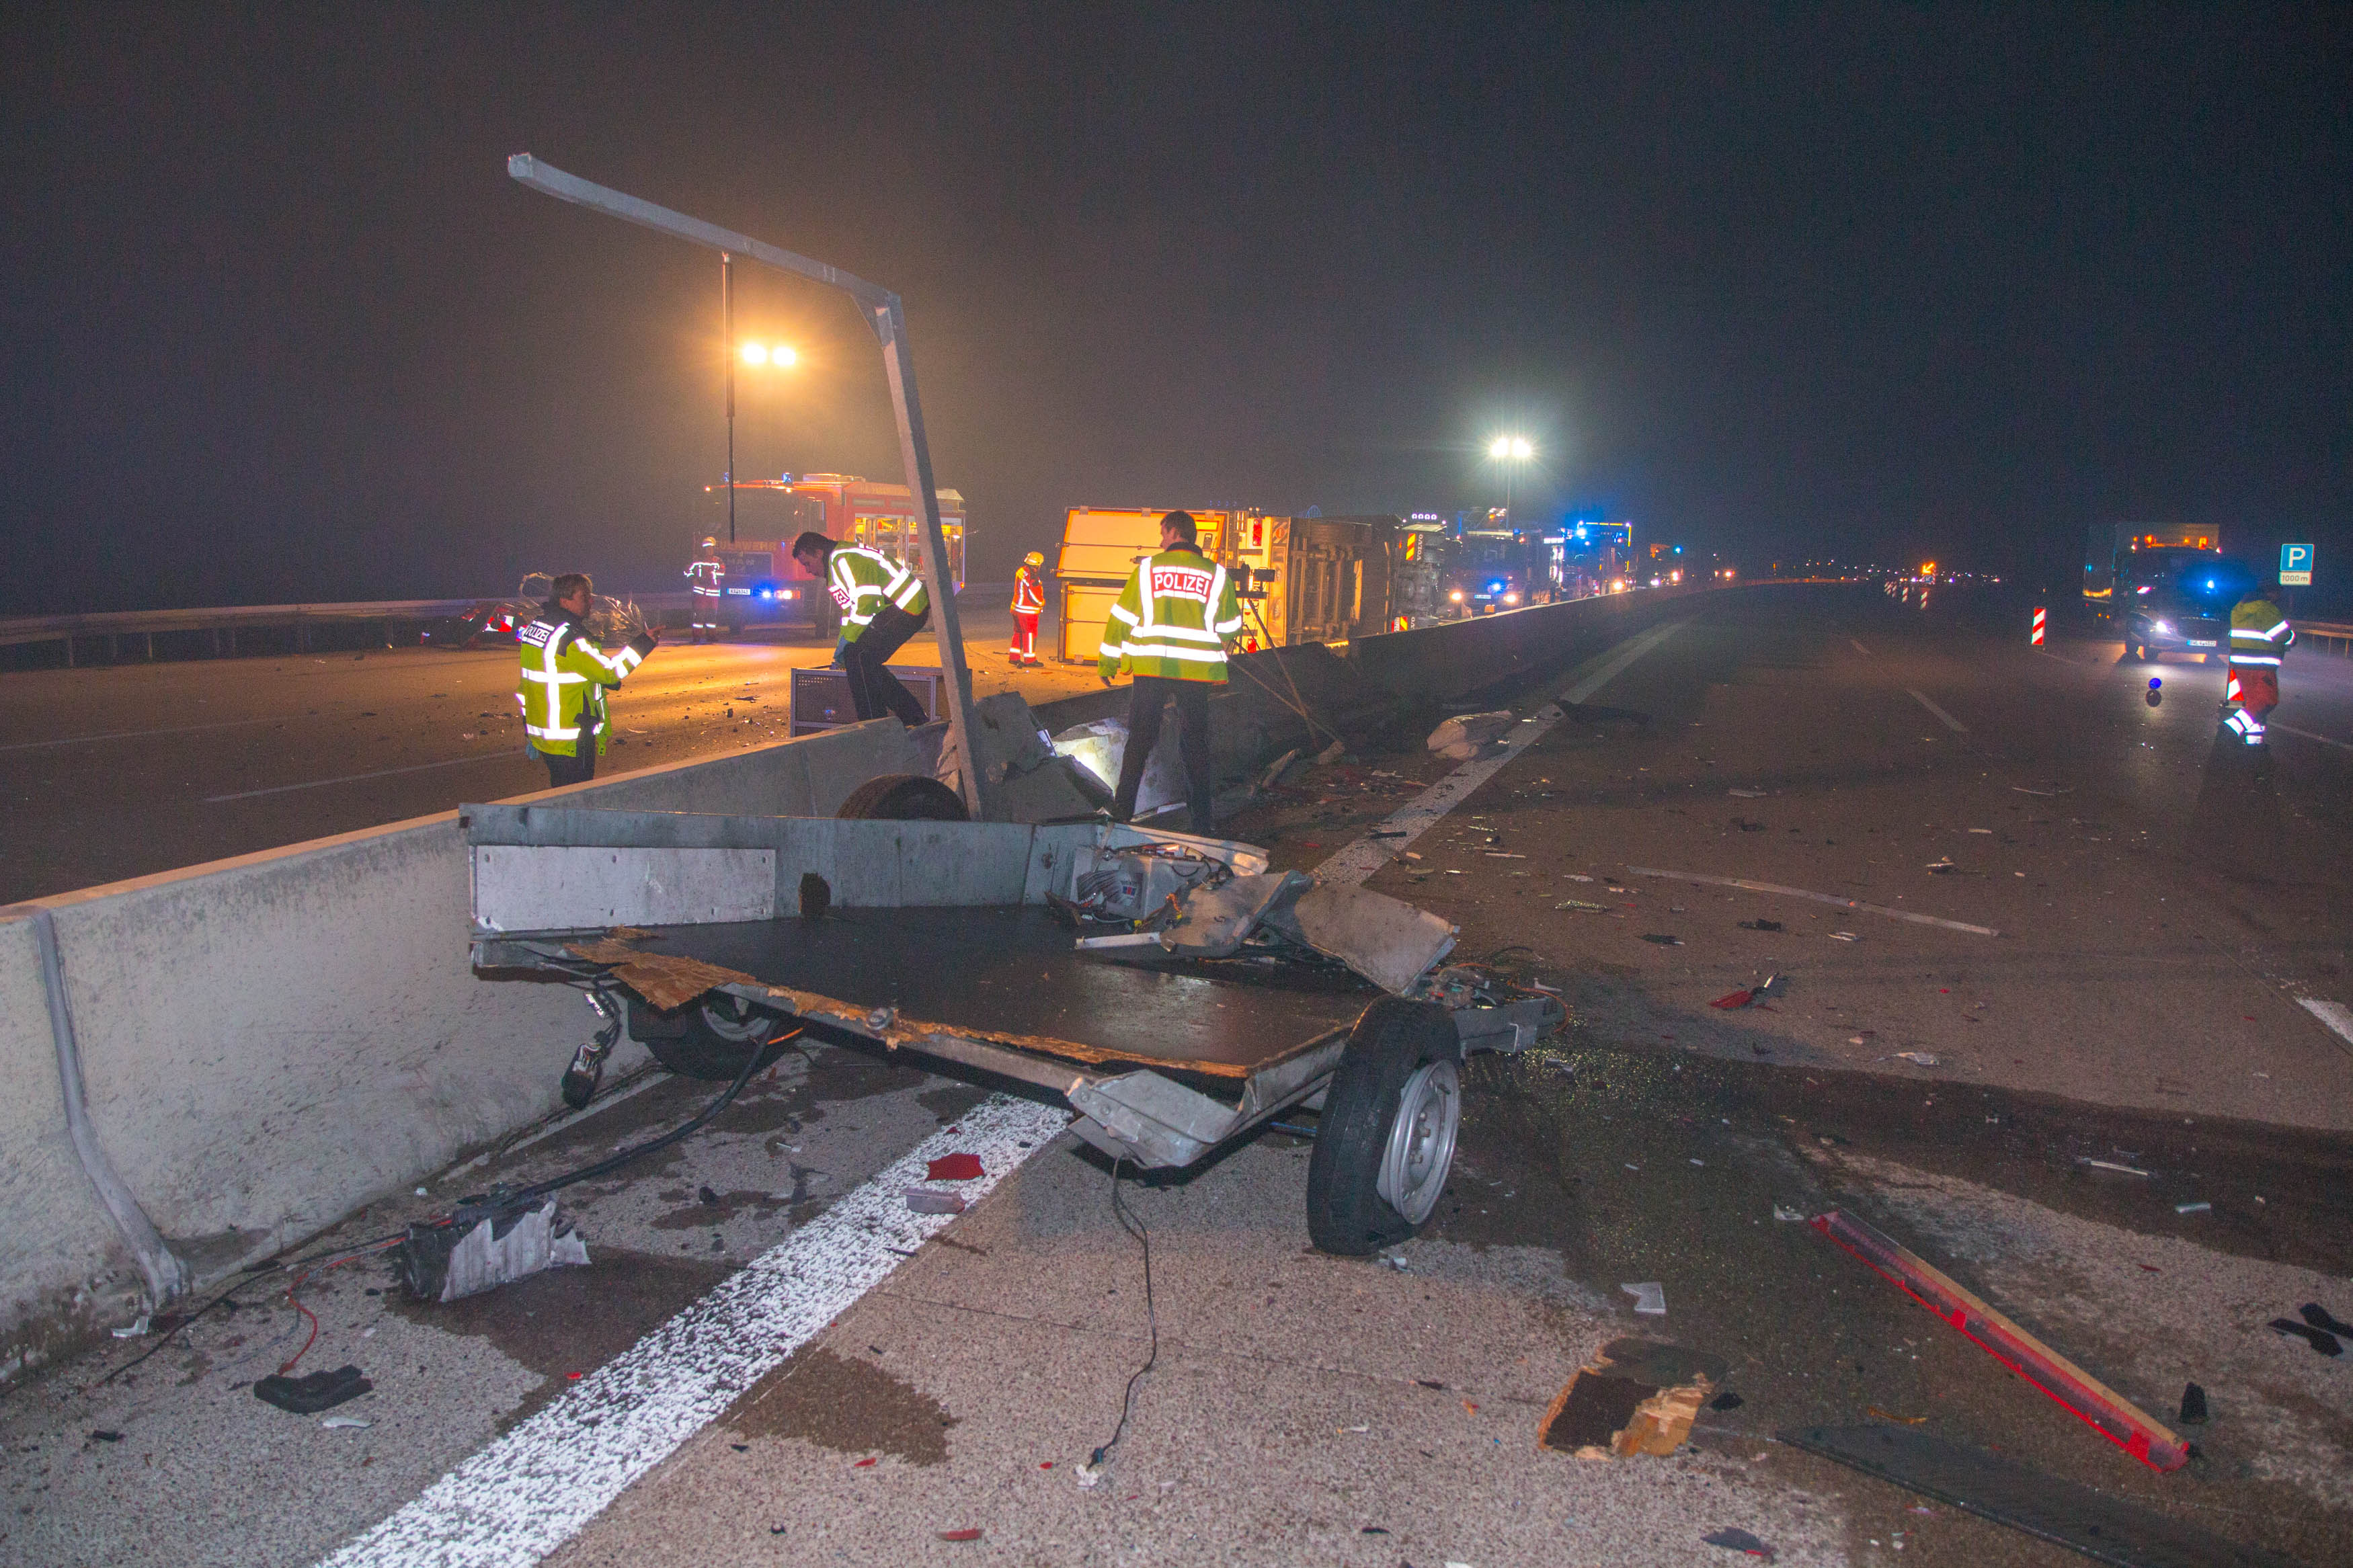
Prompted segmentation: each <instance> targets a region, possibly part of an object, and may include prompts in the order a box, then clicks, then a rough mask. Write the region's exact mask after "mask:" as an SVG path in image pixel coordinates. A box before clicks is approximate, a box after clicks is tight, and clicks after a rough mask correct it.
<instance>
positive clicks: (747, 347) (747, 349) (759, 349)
mask: <svg viewBox="0 0 2353 1568" xmlns="http://www.w3.org/2000/svg"><path fill="white" fill-rule="evenodd" d="M744 363H745V364H765V363H768V348H767V345H766V344H765V343H745V344H744Z"/></svg>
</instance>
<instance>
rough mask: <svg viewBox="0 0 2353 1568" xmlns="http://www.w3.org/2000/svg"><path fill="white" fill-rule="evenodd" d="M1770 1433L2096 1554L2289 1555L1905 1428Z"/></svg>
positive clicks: (2264, 1563)
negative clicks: (2213, 1532)
mask: <svg viewBox="0 0 2353 1568" xmlns="http://www.w3.org/2000/svg"><path fill="white" fill-rule="evenodd" d="M1775 1436H1778V1438H1779V1439H1780V1440H1781V1441H1782V1442H1784V1443H1788V1444H1789V1445H1790V1446H1792V1447H1799V1448H1803V1449H1805V1450H1806V1451H1807V1452H1809V1453H1813V1454H1820V1456H1822V1458H1826V1459H1834V1460H1836V1461H1838V1462H1839V1463H1840V1464H1841V1465H1846V1466H1850V1467H1852V1468H1854V1469H1857V1470H1860V1471H1862V1473H1863V1474H1864V1475H1867V1476H1873V1477H1876V1478H1877V1479H1881V1480H1883V1481H1891V1482H1893V1483H1894V1484H1895V1485H1896V1486H1899V1487H1905V1488H1908V1489H1911V1490H1913V1491H1915V1492H1919V1493H1922V1494H1924V1495H1926V1496H1927V1497H1932V1498H1935V1499H1936V1500H1938V1501H1940V1502H1947V1503H1950V1504H1952V1505H1953V1506H1954V1507H1955V1508H1957V1509H1960V1510H1963V1511H1964V1512H1968V1513H1973V1514H1976V1515H1977V1516H1978V1518H1980V1519H1989V1520H1991V1521H1994V1522H1995V1523H1996V1524H2006V1525H2008V1526H2010V1528H2011V1529H2013V1530H2019V1531H2025V1532H2026V1533H2027V1534H2029V1535H2036V1536H2040V1537H2042V1539H2043V1540H2045V1541H2050V1542H2057V1543H2058V1544H2060V1545H2062V1546H2065V1547H2067V1548H2069V1549H2071V1550H2073V1551H2075V1552H2082V1553H2083V1554H2084V1556H2086V1557H2089V1558H2092V1559H2094V1561H2096V1562H2101V1563H2214V1564H2217V1565H2218V1568H2221V1565H2223V1564H2228V1565H2229V1568H2290V1564H2289V1561H2288V1559H2286V1558H2284V1557H2283V1556H2281V1555H2280V1554H2279V1553H2277V1552H2269V1551H2266V1550H2264V1549H2263V1547H2260V1546H2257V1545H2255V1544H2253V1542H2247V1541H2245V1540H2243V1539H2242V1540H2232V1541H2224V1540H2222V1539H2221V1538H2220V1537H2218V1536H2215V1535H2213V1534H2211V1532H2209V1531H2204V1530H2201V1529H2200V1528H2199V1527H2198V1526H2197V1525H2194V1524H2190V1523H2188V1522H2186V1521H2181V1520H2176V1519H2169V1518H2167V1517H2166V1516H2164V1515H2162V1514H2159V1513H2156V1512H2154V1511H2152V1510H2148V1509H2145V1508H2139V1507H2137V1506H2135V1505H2134V1504H2132V1503H2128V1502H2124V1501H2121V1500H2117V1499H2116V1498H2113V1497H2110V1496H2109V1495H2107V1494H2106V1493H2105V1492H2098V1491H2094V1490H2093V1489H2091V1488H2089V1487H2084V1486H2077V1485H2075V1484H2074V1483H2073V1482H2072V1481H2063V1480H2060V1479H2057V1478H2055V1477H2052V1476H2046V1475H2043V1474H2042V1473H2041V1472H2040V1471H2037V1470H2031V1469H2029V1468H2026V1467H2025V1466H2024V1465H2021V1464H2019V1463H2017V1462H2016V1461H2014V1460H2011V1459H2009V1458H2003V1457H2002V1456H2000V1455H1999V1454H1989V1453H1987V1452H1986V1451H1985V1450H1984V1449H1982V1448H1973V1447H1968V1446H1967V1445H1965V1444H1960V1443H1954V1442H1948V1441H1947V1440H1946V1439H1945V1438H1942V1437H1938V1436H1934V1435H1933V1434H1931V1433H1927V1432H1922V1431H1917V1430H1915V1429H1913V1428H1911V1427H1906V1426H1878V1425H1875V1424H1866V1425H1859V1426H1805V1427H1799V1428H1795V1429H1793V1430H1785V1431H1782V1432H1778V1433H1777V1434H1775Z"/></svg>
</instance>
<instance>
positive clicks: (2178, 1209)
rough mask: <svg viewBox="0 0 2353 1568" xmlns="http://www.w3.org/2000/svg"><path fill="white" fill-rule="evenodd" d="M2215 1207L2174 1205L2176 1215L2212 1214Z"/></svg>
mask: <svg viewBox="0 0 2353 1568" xmlns="http://www.w3.org/2000/svg"><path fill="white" fill-rule="evenodd" d="M2213 1207H2214V1205H2212V1204H2210V1203H2194V1204H2176V1205H2173V1212H2174V1213H2175V1214H2206V1213H2209V1212H2211V1210H2212V1209H2213Z"/></svg>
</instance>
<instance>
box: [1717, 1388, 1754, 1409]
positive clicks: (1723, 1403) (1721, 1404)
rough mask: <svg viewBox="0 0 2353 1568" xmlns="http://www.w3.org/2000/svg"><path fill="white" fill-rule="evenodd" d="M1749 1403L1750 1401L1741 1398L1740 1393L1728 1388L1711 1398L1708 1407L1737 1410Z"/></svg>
mask: <svg viewBox="0 0 2353 1568" xmlns="http://www.w3.org/2000/svg"><path fill="white" fill-rule="evenodd" d="M1747 1403H1748V1401H1746V1400H1745V1399H1743V1398H1741V1397H1740V1395H1738V1394H1735V1393H1733V1392H1732V1391H1731V1390H1730V1389H1728V1388H1727V1389H1725V1391H1724V1392H1723V1393H1722V1394H1717V1395H1716V1396H1715V1398H1714V1399H1711V1400H1709V1401H1708V1402H1707V1407H1708V1408H1709V1409H1710V1410H1737V1409H1739V1408H1740V1407H1741V1406H1742V1405H1746V1404H1747Z"/></svg>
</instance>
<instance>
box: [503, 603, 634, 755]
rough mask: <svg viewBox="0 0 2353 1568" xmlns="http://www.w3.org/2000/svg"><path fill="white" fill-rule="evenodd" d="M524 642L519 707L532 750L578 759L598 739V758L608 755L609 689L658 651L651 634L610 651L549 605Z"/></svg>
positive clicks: (521, 635) (526, 629) (517, 694)
mask: <svg viewBox="0 0 2353 1568" xmlns="http://www.w3.org/2000/svg"><path fill="white" fill-rule="evenodd" d="M518 637H519V638H520V640H521V642H522V682H521V683H520V684H519V685H518V686H517V687H516V689H515V705H516V706H517V707H519V708H521V709H522V727H523V732H524V733H525V734H527V735H529V736H530V737H531V745H532V749H533V751H536V752H543V753H544V754H546V755H548V756H554V757H576V756H578V755H579V754H580V742H582V741H583V740H585V739H587V738H589V737H591V736H593V737H595V742H596V755H598V756H600V757H601V756H603V755H604V754H605V731H606V728H607V725H606V714H605V688H607V687H608V686H618V685H620V684H621V680H622V678H623V677H625V676H627V675H628V673H629V671H631V670H633V669H635V668H638V665H640V664H642V663H644V662H645V658H646V655H648V654H649V653H651V652H653V650H654V639H653V637H652V635H651V634H650V633H645V632H640V633H639V634H638V636H636V637H632V638H630V639H629V641H628V644H627V645H626V646H624V647H619V648H617V649H615V650H614V651H613V652H611V653H607V652H606V651H605V650H604V649H603V648H600V647H597V646H596V644H595V643H594V642H592V641H590V640H589V637H588V628H587V627H586V626H582V625H581V624H580V623H579V622H578V621H576V620H575V619H574V618H573V617H572V616H570V615H568V614H566V613H565V611H564V610H563V609H562V608H560V607H558V606H556V605H548V606H547V607H545V608H543V609H542V610H541V611H540V613H539V618H538V619H537V620H534V621H533V622H532V623H531V624H530V625H528V626H524V627H523V628H522V631H521V632H520V633H519V634H518Z"/></svg>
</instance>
